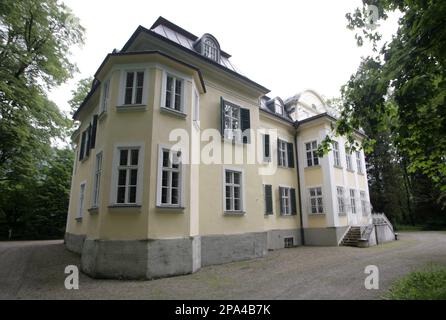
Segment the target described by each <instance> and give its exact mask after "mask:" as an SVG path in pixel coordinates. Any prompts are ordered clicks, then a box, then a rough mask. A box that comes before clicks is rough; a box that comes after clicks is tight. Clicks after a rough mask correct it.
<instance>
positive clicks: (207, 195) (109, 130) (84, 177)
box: [67, 55, 367, 240]
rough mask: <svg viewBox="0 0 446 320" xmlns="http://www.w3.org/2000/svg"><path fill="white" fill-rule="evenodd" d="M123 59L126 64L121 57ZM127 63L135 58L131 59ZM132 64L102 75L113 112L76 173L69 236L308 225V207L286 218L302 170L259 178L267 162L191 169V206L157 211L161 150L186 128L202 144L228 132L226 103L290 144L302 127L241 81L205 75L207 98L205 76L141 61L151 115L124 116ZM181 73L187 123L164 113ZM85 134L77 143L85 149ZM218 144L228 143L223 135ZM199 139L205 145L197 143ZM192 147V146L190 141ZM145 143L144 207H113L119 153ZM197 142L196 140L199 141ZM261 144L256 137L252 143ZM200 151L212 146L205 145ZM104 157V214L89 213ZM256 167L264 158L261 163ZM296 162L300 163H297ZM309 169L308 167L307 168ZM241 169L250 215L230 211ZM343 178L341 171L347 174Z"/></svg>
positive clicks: (306, 135)
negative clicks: (284, 191)
mask: <svg viewBox="0 0 446 320" xmlns="http://www.w3.org/2000/svg"><path fill="white" fill-rule="evenodd" d="M120 59H121V58H120ZM126 59H127V60H126ZM131 62H132V60H130V58H127V57H126V58H125V59H124V58H122V59H121V60H119V63H116V64H110V65H107V66H106V67H105V68H104V70H102V71H101V73H100V77H102V78H101V80H105V79H107V78H110V79H111V87H110V92H111V96H110V102H109V106H108V110H107V112H106V114H104V115H103V116H101V117H100V119H99V121H98V128H97V138H96V147H95V148H94V149H92V150H91V153H90V156H89V157H88V158H87V159H85V160H83V161H82V162H79V161H78V160H77V159H76V164H75V165H76V172H75V174H74V175H73V180H72V189H71V195H70V204H69V214H68V220H67V232H70V233H74V234H86V235H87V236H88V237H89V238H101V239H114V240H118V239H119V240H128V239H147V238H149V239H151V238H153V239H162V238H177V237H188V236H193V235H211V234H237V233H246V232H259V231H265V230H275V229H295V228H298V227H300V218H299V210H300V205H299V203H296V208H297V210H298V213H297V215H295V216H282V215H280V202H279V199H280V197H279V191H278V190H279V186H288V187H291V188H294V189H296V201H297V202H298V201H299V194H298V193H299V187H298V183H297V171H296V168H277V170H275V172H274V173H273V174H271V175H261V174H259V169H261V168H264V167H265V166H266V165H265V164H262V163H253V164H249V163H246V161H245V163H242V164H207V165H199V164H197V165H195V164H193V165H184V166H183V191H184V193H183V199H184V202H183V208H181V209H166V208H158V207H157V206H156V197H157V174H158V152H159V147H160V145H163V146H164V145H165V146H173V145H174V144H175V142H173V141H169V134H170V133H171V132H172V131H173V130H178V129H183V130H185V132H188V133H189V134H190V133H193V134H194V139H197V137H198V139H199V137H200V133H202V132H203V130H205V129H210V128H213V129H217V130H219V128H220V121H221V120H220V97H223V98H224V99H226V100H228V101H231V102H233V103H235V104H237V105H240V106H241V107H243V108H247V109H249V110H250V120H251V128H263V129H270V128H275V129H277V132H278V136H279V137H280V138H282V139H284V140H287V141H288V142H292V143H293V145H294V148H296V146H295V141H294V127H293V126H291V125H290V124H288V123H284V122H283V121H282V120H278V119H275V118H274V117H271V116H269V115H266V114H264V113H263V112H261V111H260V110H259V100H258V96H256V94H255V93H253V91H252V90H251V91H250V90H248V89H247V88H243V87H237V86H235V85H234V84H233V83H228V82H225V81H223V80H221V79H219V78H218V77H215V75H212V74H206V73H205V74H204V75H205V83H206V89H207V92H206V94H203V92H202V89H201V85H200V83H199V78H198V76H197V72H196V71H195V70H193V69H189V68H187V67H185V66H180V65H179V64H178V63H176V62H173V61H170V60H168V59H166V58H164V57H161V58H160V57H154V56H151V57H145V58H144V57H143V55H140V56H138V59H137V60H135V61H134V62H137V63H138V64H137V66H138V68H144V69H145V70H146V85H145V95H146V96H147V104H146V106H145V108H144V109H143V110H132V111H130V110H126V111H118V110H117V106H118V105H120V101H119V99H120V95H121V93H120V92H121V84H122V72H123V70H126V69H127V68H129V67H132V65H131V64H129V63H131ZM166 70H167V71H168V72H178V73H180V74H181V75H182V76H184V79H185V81H184V101H185V110H186V116H185V117H181V116H177V115H173V114H171V113H167V112H166V111H163V110H162V109H161V103H162V82H163V79H164V73H165V72H166ZM195 88H196V89H197V90H198V91H199V92H200V93H201V94H200V123H199V127H198V126H197V124H196V123H194V122H193V117H192V107H193V99H194V98H193V90H194V89H195ZM100 94H101V90H97V92H95V93H94V95H93V97H92V99H90V101H89V103H88V105H87V107H86V108H84V110H83V111H82V112H81V113H80V114H79V119H80V120H81V122H82V123H81V127H80V130H79V131H80V132H82V131H83V130H85V128H86V127H87V126H88V124H89V122H90V121H91V119H92V116H93V114H97V113H99V105H100V102H101V99H100ZM321 129H324V126H323V125H322V126H313V127H309V128H306V129H304V130H300V131H299V135H300V141H302V142H305V141H306V140H307V139H312V138H313V137H314V136H318V135H319V132H320V130H321ZM79 139H80V135H79V136H78V137H77V138H76V139H75V141H74V142H75V143H77V144H79ZM216 139H220V140H221V136H220V133H219V132H217V134H216ZM194 141H198V140H194ZM190 142H191V141H190ZM134 143H140V144H141V147H142V149H141V150H142V151H141V152H143V154H144V157H143V166H142V170H143V175H142V183H141V185H140V188H141V194H142V197H141V204H140V205H141V206H140V207H139V208H111V207H110V205H111V204H112V200H111V198H112V197H111V195H112V190H111V188H112V172H113V170H116V168H114V167H113V159H114V154H115V148H116V146H117V145H118V144H119V145H132V144H134ZM191 143H192V142H191ZM254 143H256V140H255V137H252V144H254ZM197 144H198V145H199V146H201V149H200V150H203V147H204V146H205V145H207V144H208V142H206V141H201V142H200V141H198V142H197ZM250 147H252V145H250V144H235V145H233V144H232V143H228V142H225V143H223V145H222V147H221V149H220V150H219V151H220V153H221V154H222V155H224V154H227V152H228V151H229V150H231V151H232V153H233V154H235V153H237V152H240V153H241V154H242V155H243V159H245V160H246V159H248V154H250V151H248V150H249V149H250ZM98 152H102V153H103V159H102V176H101V188H100V203H99V209H98V210H97V211H95V212H93V213H90V212H89V211H88V209H89V208H90V207H91V203H92V189H93V181H94V178H93V176H94V166H95V157H96V154H97V153H98ZM271 158H272V162H273V164H275V163H276V161H277V141H276V139H272V140H271ZM255 160H256V161H257V160H258V159H255ZM296 160H297V159H295V165H296V162H297V161H296ZM301 165H303V164H301ZM225 168H229V169H233V168H238V169H241V170H242V171H243V179H244V183H243V199H244V214H242V215H228V214H225V213H224V210H223V201H224V192H223V191H224V190H223V177H224V175H223V173H224V169H225ZM339 172H341V171H339ZM339 172H338V171H336V172H335V173H334V177H335V178H334V179H335V181H336V183H338V181H342V172H341V173H339ZM362 177H363V179H361V176H359V180H358V183H359V185H360V187H361V188H365V187H366V183H367V181H366V176H365V175H364V176H362ZM304 179H305V186H306V187H308V186H319V185H323V183H324V181H325V180H324V179H326V176H325V173H324V172H323V171H322V168H321V167H320V166H318V167H314V168H304ZM82 181H86V194H85V205H84V209H85V210H84V212H83V219H82V221H77V220H76V215H77V214H76V213H77V210H78V199H79V187H80V183H81V182H82ZM354 183H355V180H354V176H353V178H352V177H351V176H349V174H347V185H353V186H354ZM264 184H271V185H272V187H273V210H274V214H273V215H267V216H265V215H264V212H265V200H264V190H263V185H264ZM326 220H327V219H326V216H325V215H310V216H309V217H308V227H310V228H322V227H325V226H326V225H327V221H326ZM346 223H347V221H346V218H345V219H343V218H342V219H340V224H341V225H344V224H346Z"/></svg>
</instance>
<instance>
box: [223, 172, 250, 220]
mask: <svg viewBox="0 0 446 320" xmlns="http://www.w3.org/2000/svg"><path fill="white" fill-rule="evenodd" d="M227 171H229V172H233V173H237V174H240V183H239V184H235V183H234V182H232V183H227V182H226V172H227ZM244 184H245V175H244V171H243V169H242V168H235V167H223V212H224V213H227V214H231V213H232V214H243V213H244V212H245V193H244V192H245V186H244ZM226 186H229V187H230V188H232V192H231V195H232V197H231V196H230V197H229V199H232V200H230V201H231V207H232V209H231V208H227V207H226ZM234 187H239V188H240V209H239V210H235V209H233V208H234V206H235V204H234V203H235V200H234V199H235V198H234V197H233V194H234Z"/></svg>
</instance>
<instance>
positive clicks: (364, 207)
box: [359, 191, 368, 216]
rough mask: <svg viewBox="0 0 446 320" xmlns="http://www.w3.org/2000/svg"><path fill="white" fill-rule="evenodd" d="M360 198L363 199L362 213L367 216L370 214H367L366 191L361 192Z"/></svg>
mask: <svg viewBox="0 0 446 320" xmlns="http://www.w3.org/2000/svg"><path fill="white" fill-rule="evenodd" d="M359 197H360V198H361V211H362V215H363V216H366V215H367V214H368V212H367V200H366V197H365V192H364V191H360V192H359Z"/></svg>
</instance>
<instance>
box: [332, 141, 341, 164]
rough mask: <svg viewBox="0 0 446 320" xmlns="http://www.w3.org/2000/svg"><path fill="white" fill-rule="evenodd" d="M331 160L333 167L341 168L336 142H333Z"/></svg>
mask: <svg viewBox="0 0 446 320" xmlns="http://www.w3.org/2000/svg"><path fill="white" fill-rule="evenodd" d="M333 160H334V166H335V167H342V165H341V154H340V152H339V143H338V142H337V141H333Z"/></svg>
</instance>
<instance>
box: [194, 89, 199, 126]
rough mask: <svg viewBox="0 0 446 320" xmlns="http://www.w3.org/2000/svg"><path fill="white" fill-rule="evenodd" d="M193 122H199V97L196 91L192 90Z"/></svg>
mask: <svg viewBox="0 0 446 320" xmlns="http://www.w3.org/2000/svg"><path fill="white" fill-rule="evenodd" d="M194 121H196V122H199V121H200V96H199V94H198V91H197V90H194Z"/></svg>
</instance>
